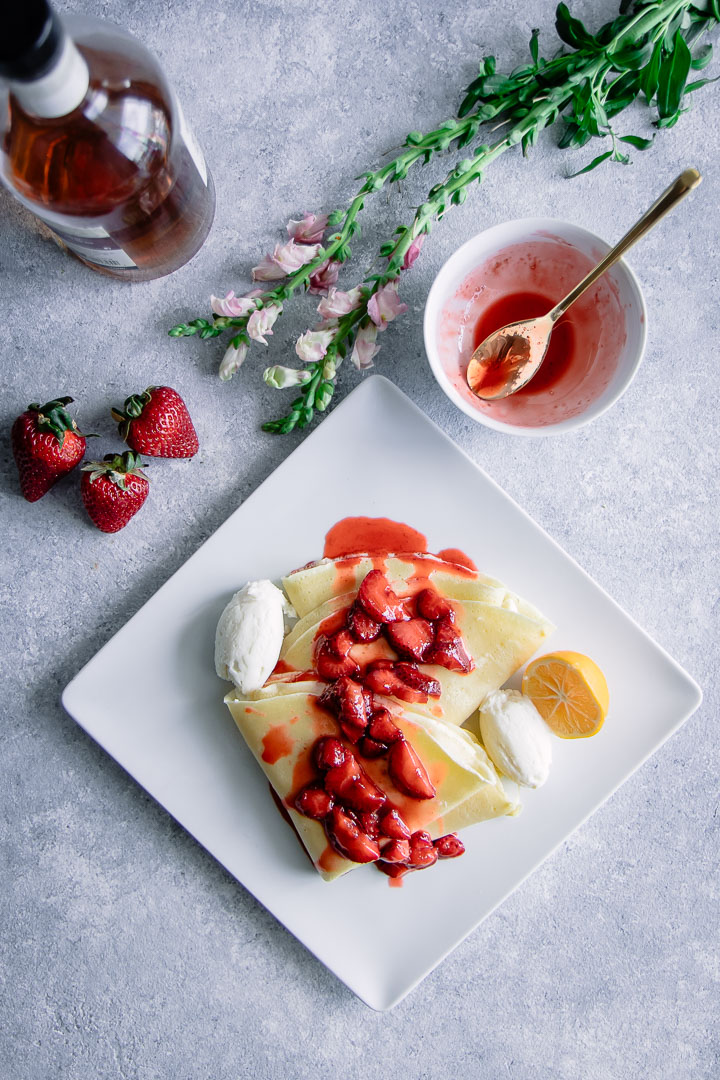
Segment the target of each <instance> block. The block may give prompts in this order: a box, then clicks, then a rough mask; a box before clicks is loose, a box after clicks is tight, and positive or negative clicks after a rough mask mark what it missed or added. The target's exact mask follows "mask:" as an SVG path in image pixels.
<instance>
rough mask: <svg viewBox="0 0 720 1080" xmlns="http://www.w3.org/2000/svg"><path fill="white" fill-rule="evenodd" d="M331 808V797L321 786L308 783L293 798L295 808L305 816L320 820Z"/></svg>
mask: <svg viewBox="0 0 720 1080" xmlns="http://www.w3.org/2000/svg"><path fill="white" fill-rule="evenodd" d="M332 808H333V797H332V795H329V794H328V792H327V791H325V790H324V789H323V788H321V787H317V786H316V785H315V784H309V785H308V787H305V788H303V789H302V791H301V792H299V794H298V795H297V797H296V799H295V809H296V810H298V811H299V812H300V813H301V814H304V815H305V817H311V818H315V819H316V820H317V821H322V819H323V818H324V817H327V815H328V814H329V813H330V811H331V810H332Z"/></svg>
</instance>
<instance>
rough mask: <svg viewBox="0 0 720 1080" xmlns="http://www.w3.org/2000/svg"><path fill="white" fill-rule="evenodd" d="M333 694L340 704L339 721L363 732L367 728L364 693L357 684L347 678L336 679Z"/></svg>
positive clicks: (359, 684)
mask: <svg viewBox="0 0 720 1080" xmlns="http://www.w3.org/2000/svg"><path fill="white" fill-rule="evenodd" d="M335 693H336V694H337V696H338V700H339V702H340V719H341V721H342V720H345V721H347V723H348V724H350V725H352V726H353V727H355V728H359V729H360V730H361V731H364V730H365V728H366V727H367V722H368V714H367V710H366V704H365V691H364V689H363V686H362V685H361V683H359V682H355V680H354V679H351V678H349V677H348V676H343V677H342V678H340V679H338V681H337V682H336V684H335Z"/></svg>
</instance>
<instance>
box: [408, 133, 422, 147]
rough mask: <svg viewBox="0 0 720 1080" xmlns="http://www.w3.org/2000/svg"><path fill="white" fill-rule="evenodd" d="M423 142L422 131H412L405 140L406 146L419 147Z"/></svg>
mask: <svg viewBox="0 0 720 1080" xmlns="http://www.w3.org/2000/svg"><path fill="white" fill-rule="evenodd" d="M422 140H423V136H422V131H411V132H410V134H409V135H408V137H407V138H406V140H405V145H406V146H417V145H418V143H421V142H422Z"/></svg>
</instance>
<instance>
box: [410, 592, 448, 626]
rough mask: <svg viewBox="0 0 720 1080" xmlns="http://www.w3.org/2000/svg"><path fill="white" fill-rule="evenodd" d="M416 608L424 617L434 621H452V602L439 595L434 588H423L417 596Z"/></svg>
mask: <svg viewBox="0 0 720 1080" xmlns="http://www.w3.org/2000/svg"><path fill="white" fill-rule="evenodd" d="M417 608H418V611H419V612H420V614H421V615H422V617H423V618H424V619H429V620H430V622H435V620H436V619H450V620H451V621H454V619H455V612H454V611H453V607H452V604H451V603H450V601H449V600H446V599H445V597H444V596H441V595H440V593H439V592H436V591H435V589H423V591H422V592H421V593H419V595H418V598H417Z"/></svg>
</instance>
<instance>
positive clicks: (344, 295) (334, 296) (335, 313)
mask: <svg viewBox="0 0 720 1080" xmlns="http://www.w3.org/2000/svg"><path fill="white" fill-rule="evenodd" d="M362 298H363V296H362V289H360V288H359V287H358V288H355V289H350V291H349V292H342V291H341V290H340V289H336V288H335V287H334V286H331V287H330V289H329V290H328V294H327V296H326V297H325V298H324V299H323V300H321V301H320V303H319V304H318V308H317V309H318V315H319V316H320V318H321V319H339V318H340V316H341V315H348V314H349V313H350V312H351V311H354V310H355V308H359V307H360V304H361V303H362Z"/></svg>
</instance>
